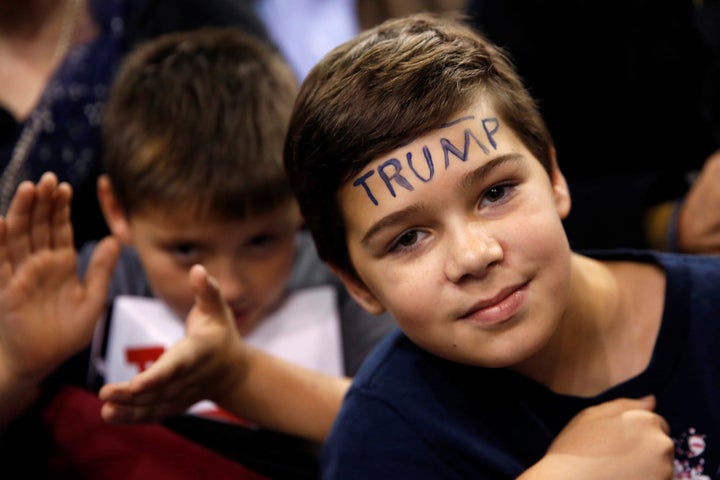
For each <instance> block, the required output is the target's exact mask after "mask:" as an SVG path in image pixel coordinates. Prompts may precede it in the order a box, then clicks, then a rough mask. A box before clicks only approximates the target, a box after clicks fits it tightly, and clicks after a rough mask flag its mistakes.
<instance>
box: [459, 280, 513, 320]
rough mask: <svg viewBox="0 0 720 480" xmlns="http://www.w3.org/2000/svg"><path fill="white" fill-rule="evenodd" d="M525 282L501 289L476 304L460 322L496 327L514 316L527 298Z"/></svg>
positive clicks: (461, 317) (462, 316)
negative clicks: (465, 321)
mask: <svg viewBox="0 0 720 480" xmlns="http://www.w3.org/2000/svg"><path fill="white" fill-rule="evenodd" d="M526 287H527V282H525V283H523V284H520V285H512V286H510V287H506V288H503V289H502V290H500V291H499V292H498V293H497V294H496V295H494V296H492V297H490V298H486V299H483V300H481V301H479V302H476V303H475V304H474V305H473V306H472V307H470V308H469V309H468V310H467V311H466V312H465V313H464V314H463V315H461V316H460V320H467V321H470V322H472V323H478V324H482V325H497V324H500V323H503V322H504V321H506V320H508V319H509V318H511V317H512V316H513V315H515V314H516V313H517V312H518V310H520V308H521V307H522V306H523V305H524V303H525V300H526V298H527V288H526Z"/></svg>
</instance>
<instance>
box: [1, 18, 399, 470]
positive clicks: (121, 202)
mask: <svg viewBox="0 0 720 480" xmlns="http://www.w3.org/2000/svg"><path fill="white" fill-rule="evenodd" d="M295 93H296V84H295V80H294V76H293V74H292V72H291V70H290V69H289V68H288V67H287V65H286V64H285V62H284V61H283V60H282V57H281V56H280V55H279V54H278V53H277V52H276V51H274V50H272V49H271V48H270V47H269V46H267V45H265V44H263V43H260V41H258V40H256V39H254V38H250V37H248V36H246V35H244V34H242V33H241V32H240V31H238V30H236V29H204V30H199V31H196V32H184V33H179V34H171V35H167V36H165V37H162V38H160V39H156V40H153V41H151V42H149V43H147V44H145V45H143V46H141V47H139V48H138V49H137V50H135V51H134V52H133V53H132V54H131V55H129V56H128V58H127V59H126V61H125V62H124V63H123V66H122V68H121V70H120V71H119V73H118V76H117V78H116V81H115V83H114V86H113V90H112V92H111V96H110V101H109V103H108V106H107V110H106V112H105V117H104V122H105V123H104V125H103V128H104V145H105V165H106V170H107V175H106V176H103V177H102V178H101V179H100V181H99V183H98V195H99V199H100V203H101V205H102V208H103V213H104V215H105V218H106V220H107V223H108V226H109V227H110V230H111V231H112V233H113V235H114V237H115V238H116V239H118V240H120V242H121V243H122V244H123V245H124V246H125V247H126V248H124V249H123V251H122V253H121V254H120V260H119V262H118V264H117V266H116V267H115V269H114V272H113V278H112V282H111V283H110V295H109V298H110V299H111V301H112V303H111V305H110V307H109V312H110V315H108V322H106V323H105V324H104V325H103V324H101V325H103V326H104V329H98V330H97V332H96V335H95V338H94V340H93V345H92V349H91V350H90V351H89V352H87V356H85V357H82V358H86V359H87V360H86V361H84V362H82V363H81V368H80V369H79V371H77V372H67V371H63V372H61V373H62V374H63V378H62V379H63V381H64V382H67V381H68V380H69V381H71V382H72V383H79V384H83V385H86V384H87V385H88V386H90V387H92V388H99V386H100V385H101V384H102V382H103V381H104V380H105V378H104V377H106V376H107V375H109V374H114V372H117V371H121V368H120V367H123V366H124V367H126V368H135V370H131V373H130V374H129V375H128V376H127V377H125V378H123V377H122V376H120V377H118V376H115V377H112V378H111V380H113V381H118V380H124V379H127V378H130V376H132V375H134V374H135V373H137V372H138V371H139V370H142V369H143V368H145V367H146V366H147V365H148V364H150V363H152V362H153V361H154V360H156V359H157V358H158V357H159V355H160V354H161V353H162V351H163V350H164V348H166V347H167V346H169V344H170V343H171V342H172V341H174V340H178V339H179V338H180V337H181V336H182V330H183V329H182V319H184V318H185V317H186V316H187V314H188V312H189V311H190V309H191V307H192V306H193V303H194V300H195V294H194V291H193V289H192V288H191V286H190V285H189V284H188V281H187V278H188V272H189V270H190V268H191V267H192V266H193V265H194V264H197V263H201V264H203V265H204V267H205V268H206V269H207V271H208V272H210V273H211V274H212V275H213V277H214V278H215V279H216V282H217V285H218V288H219V289H220V291H221V294H222V296H223V298H224V299H225V300H226V301H227V303H228V305H229V306H230V309H231V311H232V314H233V318H234V327H233V330H237V332H239V333H240V334H241V335H243V336H245V337H247V338H248V342H249V343H251V344H255V345H259V346H260V347H263V346H265V345H268V344H269V345H275V346H277V345H281V346H282V347H283V348H284V350H283V351H281V352H278V354H279V355H281V356H287V357H288V358H290V359H298V360H307V363H306V365H308V366H310V367H313V366H314V367H317V368H318V369H323V368H327V369H328V370H326V371H327V372H328V373H329V374H332V375H337V376H344V375H345V374H351V373H354V370H355V369H356V368H357V365H359V363H360V362H361V361H362V359H363V357H364V355H365V353H366V352H367V350H368V349H369V348H370V347H371V346H372V345H373V344H374V343H375V342H376V341H377V340H378V339H379V338H380V337H381V336H382V335H384V334H385V333H386V332H387V331H388V330H389V329H390V328H393V327H394V324H393V322H392V321H391V319H390V317H389V316H387V315H386V316H382V317H378V318H369V316H366V315H364V314H363V313H361V311H360V310H359V309H357V308H353V302H352V300H351V299H350V298H349V297H348V296H347V294H346V293H344V291H343V290H342V288H341V286H340V284H339V282H337V281H336V280H335V279H334V277H333V276H332V275H331V273H330V272H329V270H327V268H325V267H323V265H322V264H321V263H320V261H319V259H317V257H316V255H315V252H314V247H313V246H312V243H311V240H310V238H309V235H308V234H307V232H303V231H302V228H301V227H302V219H301V216H300V214H299V211H298V208H297V205H296V203H295V201H294V197H293V194H292V191H291V190H290V188H289V184H288V181H287V178H286V176H285V173H284V170H283V166H282V159H281V155H282V142H281V141H280V139H282V138H283V136H284V133H285V129H286V125H287V121H288V119H289V115H290V112H291V108H292V102H293V99H294V96H295ZM53 182H54V179H52V178H51V177H48V178H45V179H44V180H43V181H41V183H40V185H39V187H38V199H37V201H38V202H39V203H42V201H44V200H48V199H50V198H52V197H53V196H57V195H60V196H68V195H69V193H67V192H65V193H62V192H63V191H64V190H63V189H65V188H66V187H64V186H61V187H57V189H56V187H55V186H54V183H53ZM24 188H27V186H26V187H24ZM58 192H60V193H58ZM59 211H63V210H62V208H61V209H60V210H59ZM47 214H48V213H47V211H44V212H37V211H36V215H39V216H40V218H42V217H43V216H44V215H47ZM58 215H59V214H58ZM11 218H12V217H10V216H9V217H8V220H10V219H11ZM35 219H36V220H37V218H35ZM62 219H63V217H62V216H60V217H59V219H58V220H57V221H58V222H60V221H61V220H62ZM8 228H9V229H12V228H14V227H12V226H11V225H8ZM48 235H50V234H49V233H48V234H47V235H45V234H43V235H42V236H43V237H47V236H48ZM63 235H64V236H65V237H67V236H68V235H69V236H72V233H71V232H67V231H65V232H64V233H63ZM55 240H56V239H53V242H54V241H55ZM58 241H59V240H58ZM32 243H33V244H35V243H36V242H35V241H34V239H33V242H32ZM50 246H52V245H50ZM93 247H94V246H90V247H89V248H88V250H87V251H83V252H81V254H80V258H79V263H80V264H81V266H83V269H84V265H86V264H88V260H87V259H88V258H89V256H90V254H89V253H88V252H90V251H91V250H92V248H93ZM8 248H9V249H11V250H12V248H13V244H11V243H9V244H8ZM116 248H117V246H116V245H113V243H112V241H109V242H106V243H103V244H102V245H101V246H99V247H98V249H99V251H97V252H96V257H95V258H96V260H95V263H91V264H90V265H91V266H90V267H89V269H88V272H87V277H88V279H89V280H88V281H92V282H94V283H93V292H94V294H93V298H97V297H96V295H97V293H98V291H103V290H105V289H106V288H107V284H106V282H105V281H104V280H102V277H103V276H104V275H106V274H107V272H108V271H109V270H108V268H109V266H110V265H112V263H113V261H114V258H115V255H117V252H116V251H115V249H116ZM10 253H12V252H10ZM73 264H74V252H72V251H71V250H70V251H68V255H67V257H66V258H65V263H64V265H65V267H67V266H68V265H73ZM98 265H99V266H98ZM52 268H54V267H49V270H50V271H51V272H53V271H54V270H52ZM311 287H312V288H311ZM151 296H152V297H154V298H155V299H156V300H154V301H153V300H150V299H149V298H139V297H151ZM317 299H320V300H321V301H322V302H323V303H317V301H316V300H317ZM18 301H19V300H18ZM121 301H122V303H121ZM298 306H300V307H302V308H304V310H301V309H299V308H298ZM147 308H150V310H147ZM102 309H103V304H102V303H101V302H97V301H95V302H94V303H93V304H92V305H90V306H89V307H88V308H87V309H86V310H85V311H78V312H77V316H78V321H79V320H80V319H82V320H83V323H82V325H76V326H72V327H71V328H72V332H70V333H71V334H72V336H73V338H72V342H70V341H69V339H67V337H64V336H62V335H59V333H60V330H58V331H54V330H52V329H48V330H47V331H48V335H49V333H50V332H54V333H58V335H55V336H54V337H52V338H48V337H43V338H44V339H43V341H46V343H42V342H41V341H40V338H38V339H37V341H36V340H35V339H34V338H31V339H25V340H24V343H21V344H20V346H19V350H20V351H18V352H13V357H14V358H13V359H12V363H8V364H5V365H6V366H8V368H7V371H5V372H3V374H5V375H0V377H2V378H3V381H5V379H7V382H5V383H2V382H0V384H2V386H3V389H2V390H3V391H4V390H7V391H9V392H10V393H9V394H8V395H5V394H4V393H3V396H4V397H5V398H4V399H3V402H4V403H7V402H11V403H13V404H12V405H8V407H9V408H8V409H7V410H4V413H3V415H5V417H4V420H5V421H9V420H11V419H12V417H13V415H14V412H17V411H20V410H22V409H23V408H24V407H25V406H26V405H27V404H28V403H29V402H30V401H31V400H32V399H33V398H35V397H36V395H37V392H35V391H34V390H36V389H37V388H38V387H39V386H40V384H41V383H42V382H43V381H44V379H45V378H46V377H47V374H48V373H49V372H51V371H53V370H55V369H56V367H58V366H59V365H60V364H61V363H63V362H65V360H67V359H68V358H69V357H70V356H71V355H73V354H75V353H76V352H78V351H79V350H81V349H82V348H83V347H85V346H87V344H88V343H89V342H90V333H91V326H92V323H93V322H94V321H95V320H96V319H97V318H99V317H100V316H101V312H102ZM123 309H124V310H123ZM134 309H139V313H133V311H134ZM123 312H124V313H123ZM160 315H161V316H162V317H164V319H165V322H166V323H165V324H160V323H159V321H160V318H159V316H160ZM315 316H316V317H317V318H315ZM363 316H366V317H367V318H364V319H363V318H361V317H363ZM131 320H134V321H136V323H135V324H134V327H135V328H136V329H139V333H138V331H136V330H129V329H128V325H127V324H128V322H129V321H131ZM163 325H170V326H173V327H177V328H176V330H177V332H176V333H175V334H170V335H166V333H167V332H163V330H164V328H165V327H164V326H163ZM317 325H322V329H321V330H322V331H320V332H319V333H318V327H317ZM65 327H67V325H65ZM65 327H62V326H58V328H65ZM25 328H27V327H25ZM155 330H161V331H160V334H159V335H158V336H153V337H149V336H148V335H149V334H152V335H154V331H155ZM98 332H99V333H98ZM173 335H174V336H173ZM340 335H341V336H340ZM33 337H34V335H33ZM287 339H291V341H288V340H287ZM314 339H315V340H318V341H317V342H316V343H314V344H313V343H312V341H313V340H314ZM143 342H144V343H143ZM30 345H32V349H30V348H29V346H30ZM113 346H116V347H117V348H115V350H113ZM36 348H37V349H38V350H39V351H40V350H42V354H43V355H45V357H44V358H42V359H34V358H32V355H38V353H37V352H34V349H36ZM105 350H107V352H108V354H107V355H105V354H104V353H105ZM297 351H302V353H303V354H302V355H299V356H298V355H295V352H297ZM112 352H119V353H120V354H127V355H128V357H127V358H120V360H119V361H116V362H115V364H113V362H112V360H113V357H111V356H110V355H109V354H110V353H112ZM132 354H135V355H136V356H135V357H132ZM83 355H86V354H83ZM138 355H139V356H138ZM143 355H144V356H143ZM148 355H150V356H148ZM23 357H28V358H30V359H31V360H33V361H35V362H36V364H35V365H34V366H33V368H32V369H29V368H24V369H22V370H15V371H14V372H13V370H12V369H11V366H12V365H16V364H18V362H19V361H20V360H22V359H23ZM328 359H329V361H328ZM123 361H124V362H125V365H120V366H118V365H117V364H119V363H123ZM301 363H302V361H301ZM88 364H89V367H90V368H89V371H88V369H87V366H88ZM76 365H78V362H77V358H75V359H73V362H71V363H68V364H66V365H65V367H66V369H67V367H72V366H76ZM75 373H76V374H75ZM68 375H70V377H68ZM56 376H57V375H56ZM88 376H89V380H86V377H88ZM15 380H17V381H15ZM229 380H230V379H227V380H226V381H229ZM223 385H224V384H223V382H216V385H215V386H214V388H217V389H220V390H221V389H222V388H223ZM4 387H7V388H4ZM19 390H22V391H26V392H29V393H28V395H27V396H24V397H20V396H18V395H17V392H18V391H19ZM195 393H196V394H198V395H201V393H200V392H195ZM208 393H210V391H209V392H208ZM200 398H202V397H200ZM201 407H202V406H201ZM184 426H186V425H185V424H183V427H184ZM201 427H202V426H201ZM207 428H209V427H207ZM191 430H192V429H191ZM201 433H202V432H201ZM189 434H190V435H191V436H192V434H193V432H190V433H189ZM229 435H230V437H231V438H236V439H237V438H238V437H237V435H238V434H237V432H235V433H230V434H229ZM254 438H256V441H249V442H248V445H240V444H239V445H235V446H233V448H235V449H236V450H237V451H241V450H243V449H248V450H251V449H252V447H253V446H257V445H258V444H261V443H262V439H263V438H265V437H263V436H257V437H254ZM215 440H216V439H212V441H215ZM290 446H291V445H290V444H288V445H286V447H288V448H289V447H290ZM275 453H277V452H275ZM287 453H288V454H291V453H292V452H287ZM244 455H247V453H244ZM277 458H278V461H280V460H281V459H282V458H291V457H290V455H285V456H283V455H279V456H278V457H277ZM269 471H270V472H272V471H273V470H272V467H270V470H269Z"/></svg>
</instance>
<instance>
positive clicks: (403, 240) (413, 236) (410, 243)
mask: <svg viewBox="0 0 720 480" xmlns="http://www.w3.org/2000/svg"><path fill="white" fill-rule="evenodd" d="M423 235H424V234H423V232H421V231H419V230H408V231H406V232H403V233H402V234H401V235H400V236H399V237H397V238H396V239H395V241H394V242H393V243H392V245H390V249H389V250H390V252H402V251H406V250H410V249H412V248H413V247H414V246H415V245H417V244H418V243H419V242H420V241H421V240H422V239H423Z"/></svg>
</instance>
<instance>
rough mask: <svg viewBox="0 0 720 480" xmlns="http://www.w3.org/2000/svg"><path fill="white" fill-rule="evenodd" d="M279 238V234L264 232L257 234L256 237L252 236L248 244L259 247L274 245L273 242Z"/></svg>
mask: <svg viewBox="0 0 720 480" xmlns="http://www.w3.org/2000/svg"><path fill="white" fill-rule="evenodd" d="M277 240H278V236H277V235H273V234H270V233H263V234H259V235H255V236H254V237H252V238H250V240H249V242H248V244H249V245H250V246H251V247H255V248H258V247H265V246H269V245H272V244H274V243H276V242H277Z"/></svg>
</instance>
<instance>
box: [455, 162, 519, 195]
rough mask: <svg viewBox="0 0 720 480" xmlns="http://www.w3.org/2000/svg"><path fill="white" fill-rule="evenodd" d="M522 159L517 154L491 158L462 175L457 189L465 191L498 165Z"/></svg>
mask: <svg viewBox="0 0 720 480" xmlns="http://www.w3.org/2000/svg"><path fill="white" fill-rule="evenodd" d="M522 158H523V157H522V155H521V154H519V153H506V154H504V155H500V156H499V157H496V158H493V159H492V160H490V161H489V162H487V163H486V164H485V165H483V166H481V167H478V168H476V169H475V170H473V171H471V172H468V173H466V174H465V175H463V176H462V178H460V181H459V182H458V187H460V188H461V189H463V190H465V189H467V188H469V187H471V186H473V185H474V184H475V183H476V182H477V181H478V180H482V179H483V178H484V177H487V176H488V175H489V174H490V172H492V171H493V170H495V169H496V168H498V167H499V166H500V165H502V164H505V163H508V162H519V161H520V160H521V159H522Z"/></svg>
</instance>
